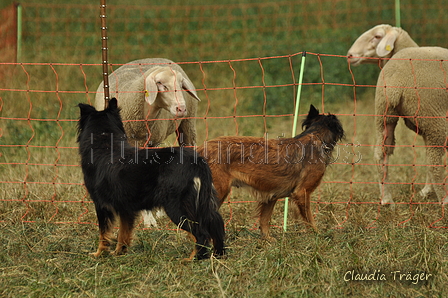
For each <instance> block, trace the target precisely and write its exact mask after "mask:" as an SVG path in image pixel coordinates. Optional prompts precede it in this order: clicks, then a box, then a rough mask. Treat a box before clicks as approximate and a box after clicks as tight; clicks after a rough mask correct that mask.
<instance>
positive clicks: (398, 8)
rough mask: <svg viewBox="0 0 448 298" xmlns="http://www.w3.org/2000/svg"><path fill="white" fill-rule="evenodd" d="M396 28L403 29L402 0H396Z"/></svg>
mask: <svg viewBox="0 0 448 298" xmlns="http://www.w3.org/2000/svg"><path fill="white" fill-rule="evenodd" d="M395 26H396V27H401V12H400V0H395Z"/></svg>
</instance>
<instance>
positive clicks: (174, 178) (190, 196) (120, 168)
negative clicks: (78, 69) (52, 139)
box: [78, 98, 224, 259]
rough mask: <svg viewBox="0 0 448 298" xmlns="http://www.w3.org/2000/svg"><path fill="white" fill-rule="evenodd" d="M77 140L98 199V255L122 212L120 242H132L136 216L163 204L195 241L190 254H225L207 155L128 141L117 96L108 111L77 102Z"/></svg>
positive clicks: (122, 245) (119, 249) (122, 247)
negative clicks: (143, 145) (140, 144)
mask: <svg viewBox="0 0 448 298" xmlns="http://www.w3.org/2000/svg"><path fill="white" fill-rule="evenodd" d="M79 108H80V110H81V117H80V119H79V123H78V130H79V131H78V142H79V152H80V154H81V166H82V171H83V174H84V182H85V185H86V187H87V190H88V191H89V193H90V196H91V198H92V200H93V202H94V204H95V208H96V214H97V217H98V224H99V231H100V242H99V245H98V250H97V251H96V252H95V253H93V255H94V256H95V257H98V256H99V255H100V254H101V252H102V251H103V250H108V249H109V247H110V245H111V239H112V231H111V230H112V227H113V222H114V219H115V217H116V216H118V217H119V218H120V226H119V228H120V229H119V232H118V239H117V246H116V248H115V251H114V252H113V254H116V255H118V254H122V253H125V252H126V251H127V248H128V247H129V245H130V244H131V237H132V231H133V228H134V224H135V220H136V217H137V216H138V215H139V214H140V211H142V210H151V209H154V208H162V209H164V210H165V212H166V214H167V215H168V216H169V217H170V219H171V220H172V221H173V222H174V223H175V224H176V225H177V226H178V227H179V228H181V229H183V230H185V231H187V232H189V233H191V234H192V235H193V236H194V238H195V241H196V247H195V250H194V251H193V253H192V255H191V256H190V258H193V256H194V255H195V254H196V257H197V258H198V259H203V258H206V257H208V254H209V249H208V247H209V244H210V241H211V242H213V246H214V249H213V252H214V253H215V254H216V255H223V254H224V222H223V219H222V217H221V215H220V214H219V212H218V208H219V203H218V199H217V197H216V191H215V189H214V188H213V185H212V176H211V172H210V169H209V167H208V166H207V163H206V161H205V160H204V159H203V158H202V157H200V156H198V155H197V153H196V152H195V151H193V150H191V149H189V148H182V147H170V148H158V149H156V148H151V149H149V148H148V149H138V148H135V147H132V146H131V145H129V144H128V142H127V140H126V136H125V131H124V128H123V123H122V121H121V117H120V110H119V108H118V107H117V101H116V99H115V98H113V99H111V100H110V102H109V107H108V108H107V109H105V110H104V111H97V110H96V109H95V108H94V107H92V106H90V105H86V104H79Z"/></svg>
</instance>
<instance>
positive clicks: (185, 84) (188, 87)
mask: <svg viewBox="0 0 448 298" xmlns="http://www.w3.org/2000/svg"><path fill="white" fill-rule="evenodd" d="M182 89H184V90H185V91H187V92H188V93H189V94H190V95H191V96H193V97H194V98H196V99H197V100H199V101H201V100H200V99H199V97H198V94H197V93H196V90H195V89H196V88H195V87H194V85H193V83H192V82H191V81H190V80H189V79H187V78H185V77H184V78H183V79H182Z"/></svg>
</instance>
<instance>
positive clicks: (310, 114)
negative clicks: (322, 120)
mask: <svg viewBox="0 0 448 298" xmlns="http://www.w3.org/2000/svg"><path fill="white" fill-rule="evenodd" d="M318 115H319V110H318V109H316V108H315V107H314V106H313V105H310V111H309V112H308V117H310V118H314V117H316V116H318Z"/></svg>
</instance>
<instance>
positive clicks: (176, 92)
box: [95, 58, 200, 146]
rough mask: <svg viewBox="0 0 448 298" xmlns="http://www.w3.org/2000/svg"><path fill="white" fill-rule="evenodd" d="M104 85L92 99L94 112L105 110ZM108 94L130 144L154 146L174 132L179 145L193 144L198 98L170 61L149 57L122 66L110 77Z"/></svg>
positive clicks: (181, 73) (179, 70)
mask: <svg viewBox="0 0 448 298" xmlns="http://www.w3.org/2000/svg"><path fill="white" fill-rule="evenodd" d="M103 83H104V82H102V83H101V84H100V85H99V87H98V90H97V93H96V97H95V108H96V109H97V110H103V109H104V89H103ZM182 90H184V91H182ZM109 92H110V97H115V98H117V100H118V105H119V107H120V108H121V115H122V118H123V120H124V121H125V122H124V128H125V130H126V134H127V137H128V140H129V142H130V143H131V144H132V145H136V144H138V146H145V145H147V146H148V145H149V146H157V145H159V144H160V143H162V142H163V141H164V140H165V139H166V138H167V137H168V136H169V135H171V134H172V133H174V132H176V133H177V135H178V141H179V143H180V144H182V145H187V146H192V145H195V144H196V120H195V118H194V117H195V116H196V110H197V100H200V99H199V97H198V95H197V93H196V88H195V87H194V85H193V83H192V82H191V80H190V79H189V78H188V76H187V74H186V73H185V72H184V71H183V69H182V68H181V67H180V66H179V65H178V64H176V63H174V62H173V61H171V60H168V59H162V58H148V59H141V60H135V61H131V62H129V63H127V64H124V65H123V66H121V67H119V68H117V69H116V70H115V71H114V72H112V74H110V75H109ZM187 93H188V94H189V95H188V96H187ZM190 95H191V96H190ZM177 118H181V119H177ZM159 119H164V120H159ZM127 120H137V121H127Z"/></svg>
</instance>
